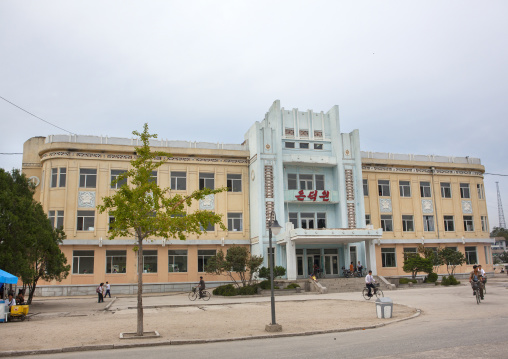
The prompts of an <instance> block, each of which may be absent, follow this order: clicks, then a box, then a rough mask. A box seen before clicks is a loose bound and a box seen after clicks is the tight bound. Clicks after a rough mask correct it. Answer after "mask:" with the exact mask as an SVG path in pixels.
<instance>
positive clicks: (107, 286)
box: [104, 282, 111, 298]
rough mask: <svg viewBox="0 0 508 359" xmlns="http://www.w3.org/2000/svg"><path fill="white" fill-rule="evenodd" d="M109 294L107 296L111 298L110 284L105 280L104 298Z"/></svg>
mask: <svg viewBox="0 0 508 359" xmlns="http://www.w3.org/2000/svg"><path fill="white" fill-rule="evenodd" d="M108 294H109V297H110V298H111V285H110V284H109V282H106V294H104V298H106V297H107V296H108Z"/></svg>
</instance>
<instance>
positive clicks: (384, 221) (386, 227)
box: [381, 214, 393, 232]
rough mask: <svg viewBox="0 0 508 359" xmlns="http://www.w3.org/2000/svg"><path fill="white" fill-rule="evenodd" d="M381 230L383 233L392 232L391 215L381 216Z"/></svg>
mask: <svg viewBox="0 0 508 359" xmlns="http://www.w3.org/2000/svg"><path fill="white" fill-rule="evenodd" d="M381 228H383V232H393V219H392V215H391V214H382V215H381Z"/></svg>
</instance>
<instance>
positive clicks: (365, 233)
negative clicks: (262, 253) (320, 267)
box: [277, 228, 383, 245]
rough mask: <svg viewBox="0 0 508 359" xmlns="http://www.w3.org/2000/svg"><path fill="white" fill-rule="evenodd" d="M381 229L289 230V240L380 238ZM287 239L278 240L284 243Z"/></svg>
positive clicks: (319, 241) (317, 241)
mask: <svg viewBox="0 0 508 359" xmlns="http://www.w3.org/2000/svg"><path fill="white" fill-rule="evenodd" d="M382 234H383V232H382V230H381V229H358V228H355V229H303V228H295V229H293V230H291V231H289V238H288V239H289V240H290V241H291V242H293V243H295V244H347V243H356V242H361V241H369V240H370V241H372V240H374V239H380V238H381V236H382ZM286 241H287V239H283V240H282V241H278V242H277V243H278V244H282V245H283V244H284V242H286Z"/></svg>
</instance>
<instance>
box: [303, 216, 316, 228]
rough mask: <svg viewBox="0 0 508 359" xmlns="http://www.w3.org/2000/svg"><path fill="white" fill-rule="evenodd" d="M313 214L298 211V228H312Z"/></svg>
mask: <svg viewBox="0 0 508 359" xmlns="http://www.w3.org/2000/svg"><path fill="white" fill-rule="evenodd" d="M315 221H316V219H315V214H314V213H300V223H301V226H300V228H303V229H312V228H315V225H314V223H315Z"/></svg>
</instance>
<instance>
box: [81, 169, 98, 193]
mask: <svg viewBox="0 0 508 359" xmlns="http://www.w3.org/2000/svg"><path fill="white" fill-rule="evenodd" d="M79 187H81V188H95V187H97V170H96V169H95V168H80V170H79Z"/></svg>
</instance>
